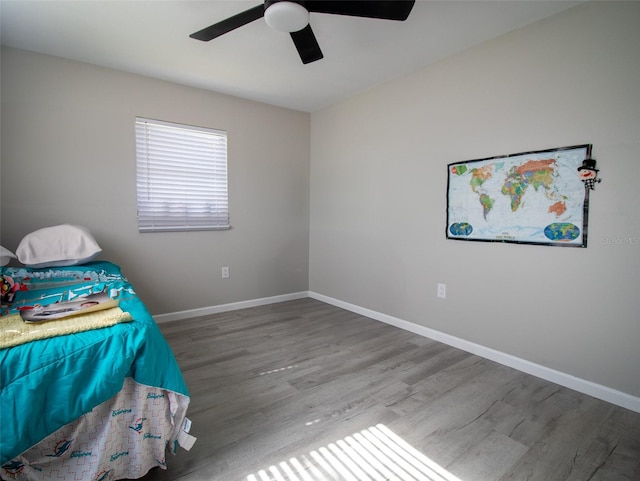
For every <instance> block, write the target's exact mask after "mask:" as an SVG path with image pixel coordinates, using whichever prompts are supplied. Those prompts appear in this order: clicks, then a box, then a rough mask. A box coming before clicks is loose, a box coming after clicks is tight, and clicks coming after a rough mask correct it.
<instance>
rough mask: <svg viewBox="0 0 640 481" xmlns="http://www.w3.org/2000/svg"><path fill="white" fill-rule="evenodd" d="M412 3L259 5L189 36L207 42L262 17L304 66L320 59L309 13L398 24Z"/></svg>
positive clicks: (339, 0)
mask: <svg viewBox="0 0 640 481" xmlns="http://www.w3.org/2000/svg"><path fill="white" fill-rule="evenodd" d="M414 3H415V0H373V1H367V0H355V1H349V0H326V1H324V0H317V1H316V0H295V1H290V0H266V1H265V2H264V4H263V5H257V6H255V7H253V8H250V9H249V10H245V11H244V12H241V13H238V14H237V15H234V16H232V17H229V18H227V19H226V20H222V21H221V22H218V23H214V24H213V25H210V26H209V27H206V28H204V29H202V30H199V31H198V32H195V33H192V34H191V35H189V36H190V37H191V38H194V39H196V40H202V41H203V42H208V41H209V40H213V39H214V38H216V37H219V36H220V35H223V34H225V33H228V32H230V31H231V30H235V29H236V28H238V27H242V26H243V25H247V24H248V23H251V22H253V21H254V20H258V19H259V18H261V17H264V19H265V21H266V22H267V25H269V26H270V27H272V28H274V29H276V30H279V31H281V32H289V33H290V35H291V39H292V40H293V43H294V45H295V46H296V49H297V50H298V54H300V59H301V60H302V63H304V64H307V63H311V62H315V61H316V60H320V59H321V58H323V57H324V55H322V50H320V45H318V41H317V40H316V36H315V35H314V34H313V30H311V25H309V14H310V13H312V12H313V13H331V14H334V15H350V16H352V17H365V18H379V19H384V20H400V21H402V20H406V19H407V17H408V16H409V13H410V12H411V9H412V8H413V4H414Z"/></svg>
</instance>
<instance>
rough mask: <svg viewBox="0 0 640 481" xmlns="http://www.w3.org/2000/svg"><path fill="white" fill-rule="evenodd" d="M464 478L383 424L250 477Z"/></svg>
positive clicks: (256, 480)
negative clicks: (452, 472) (450, 471)
mask: <svg viewBox="0 0 640 481" xmlns="http://www.w3.org/2000/svg"><path fill="white" fill-rule="evenodd" d="M387 480H396V481H461V480H460V479H459V478H457V477H456V476H454V475H453V474H451V473H449V472H448V471H447V470H446V469H444V468H443V467H442V466H440V465H438V464H437V463H435V462H434V461H432V460H431V459H429V458H428V457H427V456H425V455H424V454H422V453H421V452H420V451H418V450H417V449H415V448H414V447H413V446H411V445H410V444H409V443H407V442H406V441H404V440H403V439H402V438H401V437H400V436H398V435H396V434H394V433H393V432H392V431H391V430H390V429H389V428H387V427H386V426H385V425H383V424H377V425H376V426H372V427H370V428H367V429H365V430H363V431H360V432H359V433H355V434H353V435H351V436H347V437H346V438H344V439H341V440H339V441H336V442H333V443H330V444H328V445H327V446H323V447H321V448H320V449H317V450H314V451H311V452H309V453H308V454H305V455H302V456H299V457H298V458H291V459H289V460H288V461H282V462H281V463H279V464H278V465H277V466H276V465H273V466H269V467H268V468H267V469H261V470H260V471H258V472H257V473H254V474H250V475H249V476H247V481H387Z"/></svg>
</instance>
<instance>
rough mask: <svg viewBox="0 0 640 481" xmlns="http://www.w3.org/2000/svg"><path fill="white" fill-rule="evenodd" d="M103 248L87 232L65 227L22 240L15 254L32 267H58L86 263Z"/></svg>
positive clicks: (71, 226) (78, 228)
mask: <svg viewBox="0 0 640 481" xmlns="http://www.w3.org/2000/svg"><path fill="white" fill-rule="evenodd" d="M100 252H102V249H101V248H100V246H99V245H98V243H97V242H96V241H95V239H94V238H93V236H92V235H91V234H90V233H89V231H88V230H87V229H85V228H84V227H80V226H75V225H69V224H63V225H56V226H53V227H45V228H44V229H40V230H37V231H35V232H32V233H31V234H28V235H26V236H25V237H24V239H22V241H21V242H20V245H19V246H18V249H17V250H16V254H18V260H19V261H20V262H22V263H23V264H25V265H27V266H29V267H36V268H40V267H55V266H73V265H76V264H84V263H85V262H89V261H90V260H92V259H94V258H95V257H96V256H97V255H98V254H100Z"/></svg>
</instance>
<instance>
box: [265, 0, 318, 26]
mask: <svg viewBox="0 0 640 481" xmlns="http://www.w3.org/2000/svg"><path fill="white" fill-rule="evenodd" d="M264 20H265V22H267V25H269V26H270V27H271V28H274V29H276V30H278V31H280V32H297V31H299V30H302V29H303V28H305V27H306V26H307V25H309V12H308V11H307V9H306V8H304V7H303V6H302V5H300V4H299V3H295V2H289V1H286V0H285V1H282V2H274V3H272V4H271V5H269V7H268V8H267V9H266V10H265V12H264Z"/></svg>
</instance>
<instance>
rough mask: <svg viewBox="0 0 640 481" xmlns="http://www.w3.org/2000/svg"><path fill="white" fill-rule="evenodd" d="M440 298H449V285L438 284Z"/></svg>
mask: <svg viewBox="0 0 640 481" xmlns="http://www.w3.org/2000/svg"><path fill="white" fill-rule="evenodd" d="M438 297H439V298H441V299H446V297H447V285H446V284H438Z"/></svg>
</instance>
